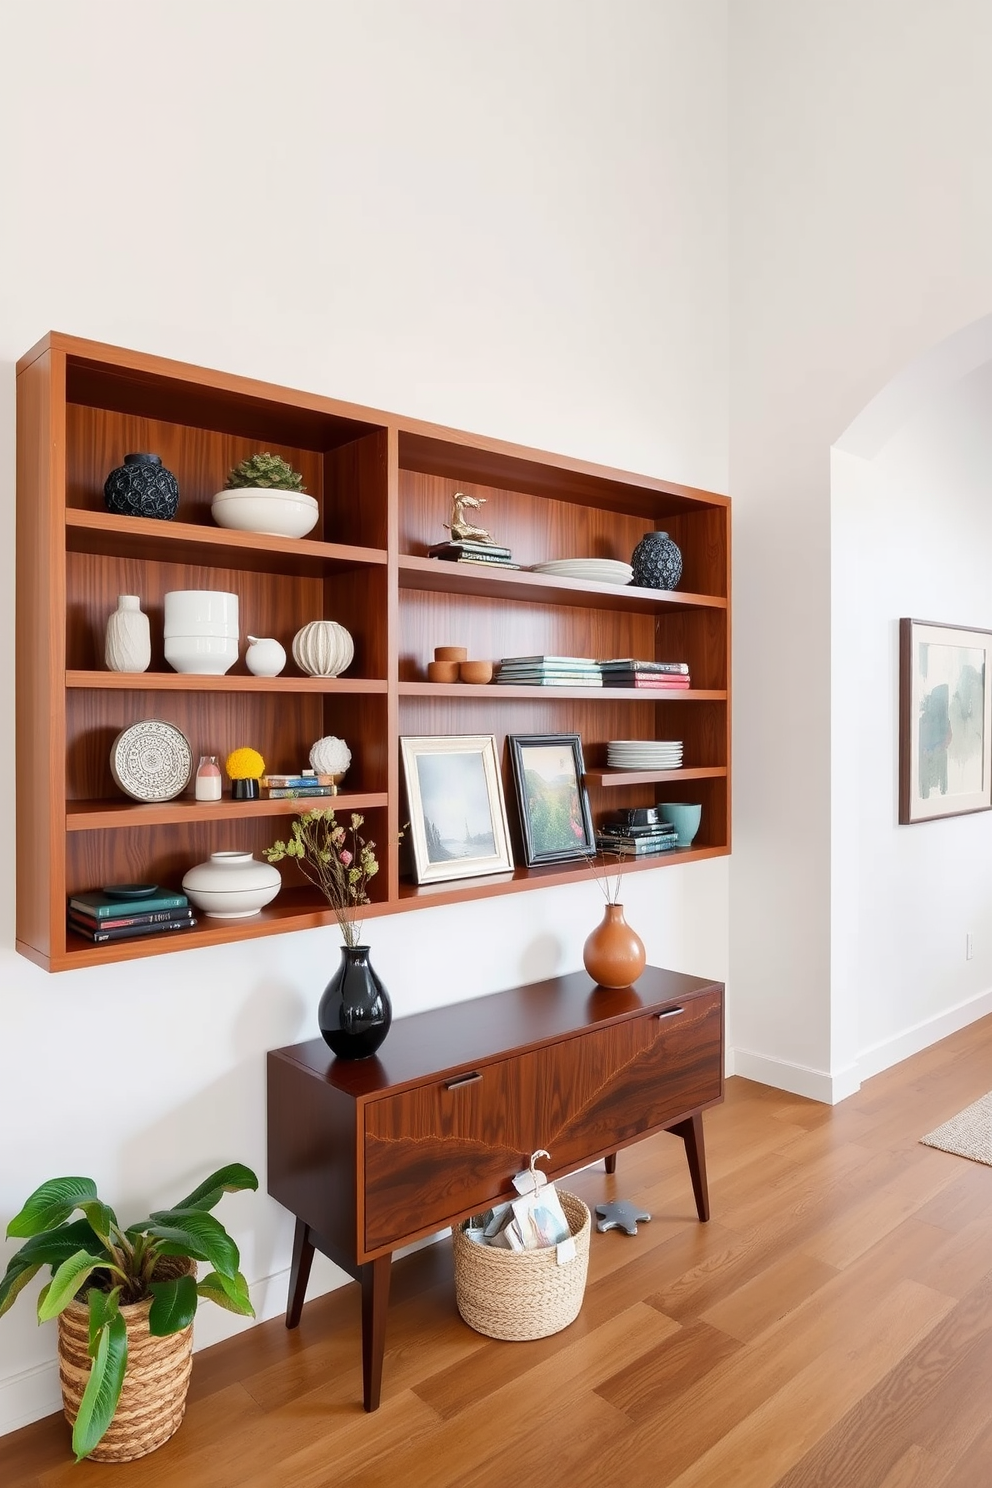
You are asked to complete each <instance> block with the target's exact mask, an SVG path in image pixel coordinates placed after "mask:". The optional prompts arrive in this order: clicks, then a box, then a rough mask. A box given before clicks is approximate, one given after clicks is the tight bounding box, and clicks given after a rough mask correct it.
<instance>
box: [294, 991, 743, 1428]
mask: <svg viewBox="0 0 992 1488" xmlns="http://www.w3.org/2000/svg"><path fill="white" fill-rule="evenodd" d="M722 1098H723V986H722V984H721V983H719V982H712V981H707V980H705V979H703V978H699V977H692V976H685V975H683V974H682V973H679V972H672V971H663V970H661V969H660V968H658V967H654V966H648V967H645V969H644V972H643V973H642V975H641V976H640V977H639V978H638V980H637V985H636V988H635V987H627V988H623V989H620V990H612V991H611V990H607V989H606V988H603V987H594V986H593V984H592V983H591V981H590V979H589V978H588V977H587V976H586V974H585V973H584V972H573V973H571V974H570V975H568V976H562V977H553V978H551V979H550V980H548V981H545V982H535V983H532V984H531V985H529V986H523V987H512V988H509V989H508V990H507V991H505V992H499V993H494V994H492V995H491V996H489V997H480V998H475V999H472V1000H470V1001H466V1002H461V1003H456V1004H454V1005H449V1006H447V1007H442V1008H437V1009H435V1010H434V1011H431V1012H425V1013H418V1014H416V1015H414V1016H413V1017H407V1018H400V1019H397V1021H396V1023H395V1024H394V1025H393V1028H392V1030H391V1032H390V1036H389V1039H388V1040H387V1042H386V1043H385V1044H384V1045H383V1047H382V1050H381V1052H380V1053H379V1054H378V1055H377V1056H375V1057H373V1058H371V1059H366V1060H340V1059H335V1058H334V1057H333V1055H331V1054H330V1052H329V1051H328V1049H327V1048H326V1047H325V1045H324V1044H323V1042H322V1041H321V1040H319V1039H314V1040H311V1041H310V1042H309V1043H305V1044H297V1045H294V1046H293V1047H291V1048H287V1049H274V1050H272V1051H271V1052H270V1054H269V1057H268V1186H269V1192H270V1193H271V1194H272V1195H273V1197H274V1198H276V1199H278V1200H279V1201H280V1202H281V1203H282V1204H285V1205H286V1207H287V1208H288V1209H290V1210H291V1211H292V1212H293V1214H295V1215H296V1233H295V1239H294V1243H293V1262H292V1268H291V1272H290V1284H289V1304H288V1307H287V1310H286V1322H287V1325H288V1326H289V1327H295V1326H296V1324H297V1323H298V1322H299V1320H300V1315H301V1313H302V1310H303V1302H304V1298H305V1295H306V1289H307V1278H308V1277H309V1274H310V1265H311V1262H312V1260H313V1255H314V1251H315V1250H320V1251H323V1253H324V1254H325V1255H328V1256H330V1258H331V1259H332V1260H333V1261H335V1262H336V1263H337V1264H338V1265H339V1266H341V1267H342V1268H343V1269H344V1270H345V1271H347V1272H349V1273H350V1274H351V1275H352V1276H354V1277H356V1278H357V1279H358V1280H359V1281H360V1282H361V1286H362V1345H363V1349H362V1358H363V1396H364V1401H365V1408H366V1410H375V1408H376V1406H377V1405H378V1403H379V1393H380V1386H381V1380H382V1359H383V1351H384V1346H385V1332H386V1306H387V1302H388V1298H389V1268H390V1261H391V1258H392V1252H393V1251H394V1250H395V1249H396V1248H397V1247H398V1246H401V1245H405V1244H407V1243H408V1242H409V1241H411V1240H415V1239H417V1238H419V1237H420V1236H423V1235H430V1234H433V1233H435V1232H437V1231H439V1230H442V1229H445V1228H446V1227H447V1226H448V1225H453V1224H457V1223H458V1221H459V1220H460V1219H462V1218H463V1217H464V1216H465V1215H467V1214H472V1213H475V1212H478V1211H479V1210H482V1209H485V1208H488V1207H489V1205H491V1204H493V1203H495V1202H497V1201H499V1200H502V1199H506V1198H512V1197H513V1188H512V1182H511V1180H512V1177H513V1174H514V1173H515V1172H517V1171H518V1170H519V1169H520V1168H522V1167H524V1166H526V1164H527V1161H528V1159H529V1157H530V1155H531V1153H532V1152H534V1151H536V1150H537V1149H538V1148H540V1147H543V1148H545V1149H546V1150H547V1151H548V1152H550V1153H551V1159H550V1161H549V1162H547V1163H544V1164H542V1166H543V1167H544V1168H545V1169H546V1171H547V1172H548V1174H549V1176H550V1177H552V1178H556V1179H557V1178H562V1177H564V1176H565V1175H566V1174H568V1173H571V1172H574V1171H575V1170H576V1169H577V1168H581V1167H584V1166H585V1165H586V1164H588V1163H591V1162H593V1161H594V1160H595V1159H597V1158H605V1159H606V1169H607V1172H608V1173H613V1172H615V1170H616V1154H617V1149H618V1148H620V1147H625V1146H628V1145H629V1144H630V1143H631V1142H635V1141H637V1140H638V1139H639V1138H641V1137H646V1136H649V1135H650V1134H651V1133H652V1132H656V1131H661V1130H664V1129H667V1130H670V1131H672V1132H673V1133H675V1135H676V1136H678V1137H679V1138H680V1139H681V1140H682V1142H683V1143H684V1145H685V1152H686V1159H687V1163H688V1168H689V1177H690V1180H691V1183H692V1190H693V1195H694V1198H695V1201H696V1212H697V1214H698V1215H699V1218H700V1220H706V1219H708V1218H709V1196H708V1192H707V1185H706V1161H705V1154H704V1149H703V1119H702V1113H703V1110H704V1109H705V1108H706V1107H707V1106H712V1105H714V1104H716V1102H717V1101H719V1100H721V1099H722Z"/></svg>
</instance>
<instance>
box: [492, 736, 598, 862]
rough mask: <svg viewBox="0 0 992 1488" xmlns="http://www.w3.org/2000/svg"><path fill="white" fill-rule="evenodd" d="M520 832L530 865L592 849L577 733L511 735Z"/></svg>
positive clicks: (586, 854) (586, 853) (561, 859)
mask: <svg viewBox="0 0 992 1488" xmlns="http://www.w3.org/2000/svg"><path fill="white" fill-rule="evenodd" d="M506 742H507V744H508V745H509V746H510V762H511V764H512V766H513V784H514V787H515V789H516V793H517V809H518V811H519V813H520V834H521V836H522V838H523V844H524V859H525V861H526V863H527V867H528V868H534V867H536V866H537V865H538V864H539V863H564V862H568V861H569V860H570V859H574V858H585V857H589V856H590V855H592V854H594V853H595V851H596V840H595V838H594V836H593V830H592V818H591V816H590V814H589V798H588V796H587V795H586V789H585V785H584V783H583V778H582V777H583V775H584V773H585V766H584V764H583V762H582V740H581V738H580V737H579V735H578V734H509V735H507V741H506Z"/></svg>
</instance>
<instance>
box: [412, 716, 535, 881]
mask: <svg viewBox="0 0 992 1488" xmlns="http://www.w3.org/2000/svg"><path fill="white" fill-rule="evenodd" d="M400 755H401V758H402V760H403V775H404V778H405V780H406V793H407V801H408V803H409V809H410V829H409V841H410V847H411V850H412V853H413V868H414V875H415V877H416V880H417V882H418V883H419V884H427V883H438V882H442V881H444V880H447V879H453V878H476V877H479V876H480V875H482V874H486V873H507V872H509V871H511V870H512V868H513V857H512V855H511V852H510V834H509V830H508V827H507V821H506V805H505V803H504V801H503V783H502V780H501V778H500V771H499V759H498V757H497V754H496V740H495V738H494V737H493V735H492V734H443V735H438V736H432V737H428V736H425V735H417V736H412V735H408V736H406V737H404V738H401V739H400Z"/></svg>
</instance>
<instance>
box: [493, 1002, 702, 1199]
mask: <svg viewBox="0 0 992 1488" xmlns="http://www.w3.org/2000/svg"><path fill="white" fill-rule="evenodd" d="M722 1041H723V999H722V995H721V993H719V992H712V993H706V994H704V995H703V996H701V997H696V998H692V999H688V998H687V999H686V1000H685V1001H684V1002H681V1003H672V1004H671V1005H670V1006H668V1007H665V1008H661V1009H659V1010H657V1011H652V1012H651V1013H648V1014H645V1015H643V1016H641V1017H639V1018H634V1019H631V1020H630V1021H628V1022H626V1023H616V1024H613V1025H612V1026H610V1027H606V1028H600V1029H597V1030H594V1031H593V1032H591V1033H586V1034H585V1035H584V1036H582V1037H574V1038H569V1039H564V1040H563V1041H562V1042H561V1043H558V1044H553V1045H551V1046H550V1047H549V1048H544V1049H538V1050H536V1051H535V1052H534V1053H532V1054H528V1055H527V1056H526V1057H525V1059H524V1060H522V1061H521V1063H522V1064H523V1066H524V1070H525V1077H526V1082H527V1084H528V1086H529V1087H530V1088H532V1089H533V1090H534V1091H535V1092H537V1093H538V1109H537V1112H536V1113H535V1115H534V1116H533V1117H532V1121H533V1125H532V1128H531V1130H532V1131H533V1132H534V1134H535V1137H536V1138H537V1140H536V1141H535V1144H534V1145H535V1146H538V1147H545V1148H547V1150H548V1151H549V1152H550V1153H551V1164H550V1167H551V1169H552V1171H553V1172H555V1173H567V1172H569V1171H571V1170H572V1169H573V1168H576V1167H578V1166H581V1165H582V1164H584V1163H588V1162H589V1161H591V1160H592V1159H594V1158H597V1157H604V1156H606V1155H607V1154H608V1153H611V1152H615V1151H616V1149H617V1148H618V1147H623V1146H625V1145H626V1144H627V1143H629V1142H632V1141H635V1140H636V1139H637V1138H639V1137H644V1136H647V1135H648V1133H649V1132H652V1131H657V1130H660V1129H662V1128H664V1127H666V1126H668V1125H670V1124H671V1123H672V1122H675V1121H677V1120H678V1119H679V1118H680V1117H681V1116H683V1115H684V1114H685V1113H686V1112H687V1111H688V1110H690V1109H692V1108H693V1107H695V1106H700V1105H705V1104H707V1103H708V1102H710V1101H716V1100H719V1099H720V1093H721V1089H722V1061H721V1054H722ZM529 1065H533V1066H534V1069H533V1071H531V1070H530V1069H529V1068H527V1067H528V1066H529ZM531 1150H533V1148H531Z"/></svg>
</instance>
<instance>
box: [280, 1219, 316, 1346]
mask: <svg viewBox="0 0 992 1488" xmlns="http://www.w3.org/2000/svg"><path fill="white" fill-rule="evenodd" d="M312 1262H313V1241H312V1240H311V1238H310V1227H309V1225H305V1224H304V1223H303V1221H302V1219H298V1220H297V1221H296V1231H295V1233H294V1235H293V1263H292V1265H291V1267H290V1271H289V1300H288V1302H287V1303H286V1327H287V1328H295V1327H296V1325H297V1324H298V1323H299V1321H300V1315H301V1314H302V1312H303V1303H304V1302H305V1301H306V1295H307V1282H308V1281H309V1280H310V1266H311V1264H312Z"/></svg>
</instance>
